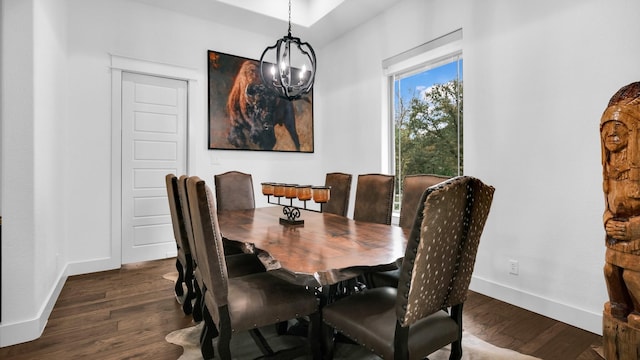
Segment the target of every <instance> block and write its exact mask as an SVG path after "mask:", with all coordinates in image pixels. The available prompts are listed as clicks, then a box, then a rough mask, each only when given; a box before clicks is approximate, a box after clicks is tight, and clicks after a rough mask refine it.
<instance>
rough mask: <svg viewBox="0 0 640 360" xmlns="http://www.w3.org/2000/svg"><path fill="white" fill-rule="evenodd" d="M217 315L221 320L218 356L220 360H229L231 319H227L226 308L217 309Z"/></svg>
mask: <svg viewBox="0 0 640 360" xmlns="http://www.w3.org/2000/svg"><path fill="white" fill-rule="evenodd" d="M218 314H219V315H220V317H221V318H222V319H221V320H220V326H221V328H220V329H219V331H220V333H219V334H218V354H219V355H220V358H221V359H222V360H231V319H230V318H229V309H228V308H227V307H226V306H222V307H219V308H218Z"/></svg>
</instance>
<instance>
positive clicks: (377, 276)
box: [367, 174, 450, 287]
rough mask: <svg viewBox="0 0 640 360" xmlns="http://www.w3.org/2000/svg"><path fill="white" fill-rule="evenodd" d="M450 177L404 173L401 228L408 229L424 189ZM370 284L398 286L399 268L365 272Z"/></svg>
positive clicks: (375, 285)
mask: <svg viewBox="0 0 640 360" xmlns="http://www.w3.org/2000/svg"><path fill="white" fill-rule="evenodd" d="M448 179H450V177H448V176H443V175H431V174H428V175H425V174H417V175H406V176H405V177H404V179H403V180H402V198H401V200H400V221H399V225H400V227H402V228H405V229H410V228H411V226H412V225H413V220H414V219H415V216H416V209H417V208H418V203H419V202H420V198H421V197H422V194H423V193H424V191H425V190H426V189H427V188H428V187H430V186H433V185H436V184H439V183H441V182H443V181H445V180H448ZM367 277H368V282H369V285H370V286H373V287H377V286H393V287H396V286H398V279H399V278H400V269H395V270H387V271H377V272H371V273H368V274H367Z"/></svg>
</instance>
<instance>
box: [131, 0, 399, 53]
mask: <svg viewBox="0 0 640 360" xmlns="http://www.w3.org/2000/svg"><path fill="white" fill-rule="evenodd" d="M135 1H137V2H141V3H145V4H148V5H153V6H158V7H161V8H165V9H168V10H171V11H175V12H179V13H184V14H187V15H191V16H196V17H199V18H203V19H206V20H213V21H216V22H218V23H221V24H225V25H229V26H232V27H242V28H243V29H245V30H248V31H252V32H257V33H262V34H269V35H271V36H273V37H274V41H275V40H276V39H277V38H280V37H282V36H284V35H286V34H287V29H288V16H289V9H288V7H289V3H288V1H287V0H180V1H176V0H135ZM400 1H402V0H375V1H372V0H292V2H291V23H292V29H291V33H292V35H293V36H294V37H299V38H301V39H302V41H307V42H309V43H310V44H312V46H314V47H316V48H317V47H321V46H323V45H325V44H327V43H328V42H330V41H332V40H334V39H336V38H338V37H340V36H341V35H342V34H344V33H345V32H347V31H349V30H351V29H353V28H355V27H357V26H358V25H360V24H362V23H365V22H366V21H368V20H370V19H372V18H374V17H376V16H377V15H378V14H380V13H381V12H383V11H385V10H386V9H388V8H390V7H392V6H393V5H395V4H397V3H399V2H400Z"/></svg>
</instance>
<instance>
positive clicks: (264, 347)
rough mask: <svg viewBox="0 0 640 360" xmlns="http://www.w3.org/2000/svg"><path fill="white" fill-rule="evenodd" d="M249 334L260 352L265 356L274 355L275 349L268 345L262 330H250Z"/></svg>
mask: <svg viewBox="0 0 640 360" xmlns="http://www.w3.org/2000/svg"><path fill="white" fill-rule="evenodd" d="M249 334H250V335H251V338H252V339H253V342H255V343H256V345H257V346H258V348H259V349H260V352H261V353H262V354H263V355H265V356H270V355H273V354H274V353H273V349H272V348H271V346H269V344H268V343H267V340H266V339H265V338H264V336H263V335H262V333H261V332H260V330H258V329H250V330H249Z"/></svg>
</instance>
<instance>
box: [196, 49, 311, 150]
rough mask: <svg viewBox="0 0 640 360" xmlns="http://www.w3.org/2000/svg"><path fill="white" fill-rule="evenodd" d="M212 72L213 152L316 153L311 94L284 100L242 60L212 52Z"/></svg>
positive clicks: (256, 67) (256, 65) (254, 66)
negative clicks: (215, 150) (296, 98)
mask: <svg viewBox="0 0 640 360" xmlns="http://www.w3.org/2000/svg"><path fill="white" fill-rule="evenodd" d="M208 68H209V149H232V150H271V151H296V152H313V92H310V93H309V94H307V95H305V96H304V97H303V98H302V99H299V100H294V101H289V100H287V99H282V98H280V97H278V96H277V95H276V94H275V93H273V92H272V91H271V90H269V89H267V88H266V87H265V86H264V85H263V84H262V81H261V78H260V65H259V62H258V61H255V60H251V59H247V58H243V57H239V56H234V55H228V54H224V53H220V52H214V51H209V52H208Z"/></svg>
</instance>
